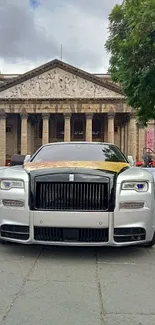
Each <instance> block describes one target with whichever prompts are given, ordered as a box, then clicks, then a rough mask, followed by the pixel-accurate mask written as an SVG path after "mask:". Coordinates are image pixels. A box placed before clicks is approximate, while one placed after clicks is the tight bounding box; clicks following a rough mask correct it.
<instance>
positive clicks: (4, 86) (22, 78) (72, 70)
mask: <svg viewBox="0 0 155 325" xmlns="http://www.w3.org/2000/svg"><path fill="white" fill-rule="evenodd" d="M53 68H60V69H62V70H65V71H67V72H70V73H72V74H74V75H76V76H79V77H81V78H84V79H86V80H88V81H91V82H93V83H95V84H97V85H99V86H101V87H105V88H107V89H109V90H112V91H114V92H117V93H119V94H120V95H123V91H122V89H121V88H120V87H119V86H118V85H115V84H112V83H111V82H110V81H108V80H104V79H102V78H100V77H97V76H94V75H93V74H91V73H89V72H86V71H84V70H81V69H79V68H76V67H74V66H72V65H70V64H67V63H65V62H62V61H60V60H57V59H55V60H53V61H50V62H48V63H46V64H43V65H41V66H39V67H38V68H36V69H33V70H30V71H28V72H26V73H24V74H22V75H19V76H18V77H15V78H12V79H11V80H10V81H8V82H5V83H2V85H0V91H3V90H6V89H8V88H11V87H13V86H16V85H19V84H20V83H22V82H24V81H26V80H29V79H31V78H34V77H36V76H38V75H40V74H42V73H44V72H46V71H49V70H51V69H53Z"/></svg>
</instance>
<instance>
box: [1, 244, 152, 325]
mask: <svg viewBox="0 0 155 325" xmlns="http://www.w3.org/2000/svg"><path fill="white" fill-rule="evenodd" d="M31 324H32V325H153V324H155V248H151V249H146V248H140V247H139V248H135V247H133V248H121V249H116V248H97V249H94V248H70V247H41V246H21V245H10V246H7V245H4V246H1V245H0V325H31Z"/></svg>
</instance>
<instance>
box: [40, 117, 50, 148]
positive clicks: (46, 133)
mask: <svg viewBox="0 0 155 325" xmlns="http://www.w3.org/2000/svg"><path fill="white" fill-rule="evenodd" d="M49 118H50V114H48V113H44V114H42V119H43V127H42V145H44V144H47V143H49Z"/></svg>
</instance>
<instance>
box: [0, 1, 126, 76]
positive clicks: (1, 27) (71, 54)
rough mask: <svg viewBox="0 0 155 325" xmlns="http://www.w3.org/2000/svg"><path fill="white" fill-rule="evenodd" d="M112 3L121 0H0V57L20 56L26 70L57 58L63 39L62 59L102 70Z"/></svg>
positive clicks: (6, 60) (3, 59)
mask: <svg viewBox="0 0 155 325" xmlns="http://www.w3.org/2000/svg"><path fill="white" fill-rule="evenodd" d="M116 3H121V0H109V1H104V0H24V1H23V0H0V40H1V44H0V45H1V46H0V59H1V62H4V64H5V66H7V64H9V65H11V64H12V63H17V62H18V63H20V66H21V64H22V62H23V69H24V70H25V69H26V66H30V65H32V66H36V65H38V64H42V63H44V62H46V61H49V60H52V59H54V58H60V46H61V44H62V45H63V60H64V61H66V62H68V63H70V64H73V65H75V66H78V67H80V68H83V69H86V70H89V71H91V72H100V71H103V72H104V71H106V70H107V67H108V56H107V53H106V52H105V48H104V44H105V41H106V38H107V26H108V20H107V18H108V15H109V13H110V11H111V9H112V7H113V5H115V4H116ZM17 68H18V65H17ZM20 69H21V68H20ZM3 70H4V69H3ZM17 70H18V69H17Z"/></svg>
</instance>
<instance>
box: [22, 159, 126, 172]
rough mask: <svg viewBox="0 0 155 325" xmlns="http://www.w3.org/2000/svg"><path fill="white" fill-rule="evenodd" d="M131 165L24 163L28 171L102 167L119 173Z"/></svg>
mask: <svg viewBox="0 0 155 325" xmlns="http://www.w3.org/2000/svg"><path fill="white" fill-rule="evenodd" d="M126 167H129V164H128V163H122V162H109V161H104V162H101V161H51V162H34V163H33V162H28V163H25V164H24V168H25V170H26V171H27V172H29V171H32V170H39V169H49V168H86V169H100V170H106V171H110V172H115V173H119V172H120V171H121V170H122V169H124V168H126Z"/></svg>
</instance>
